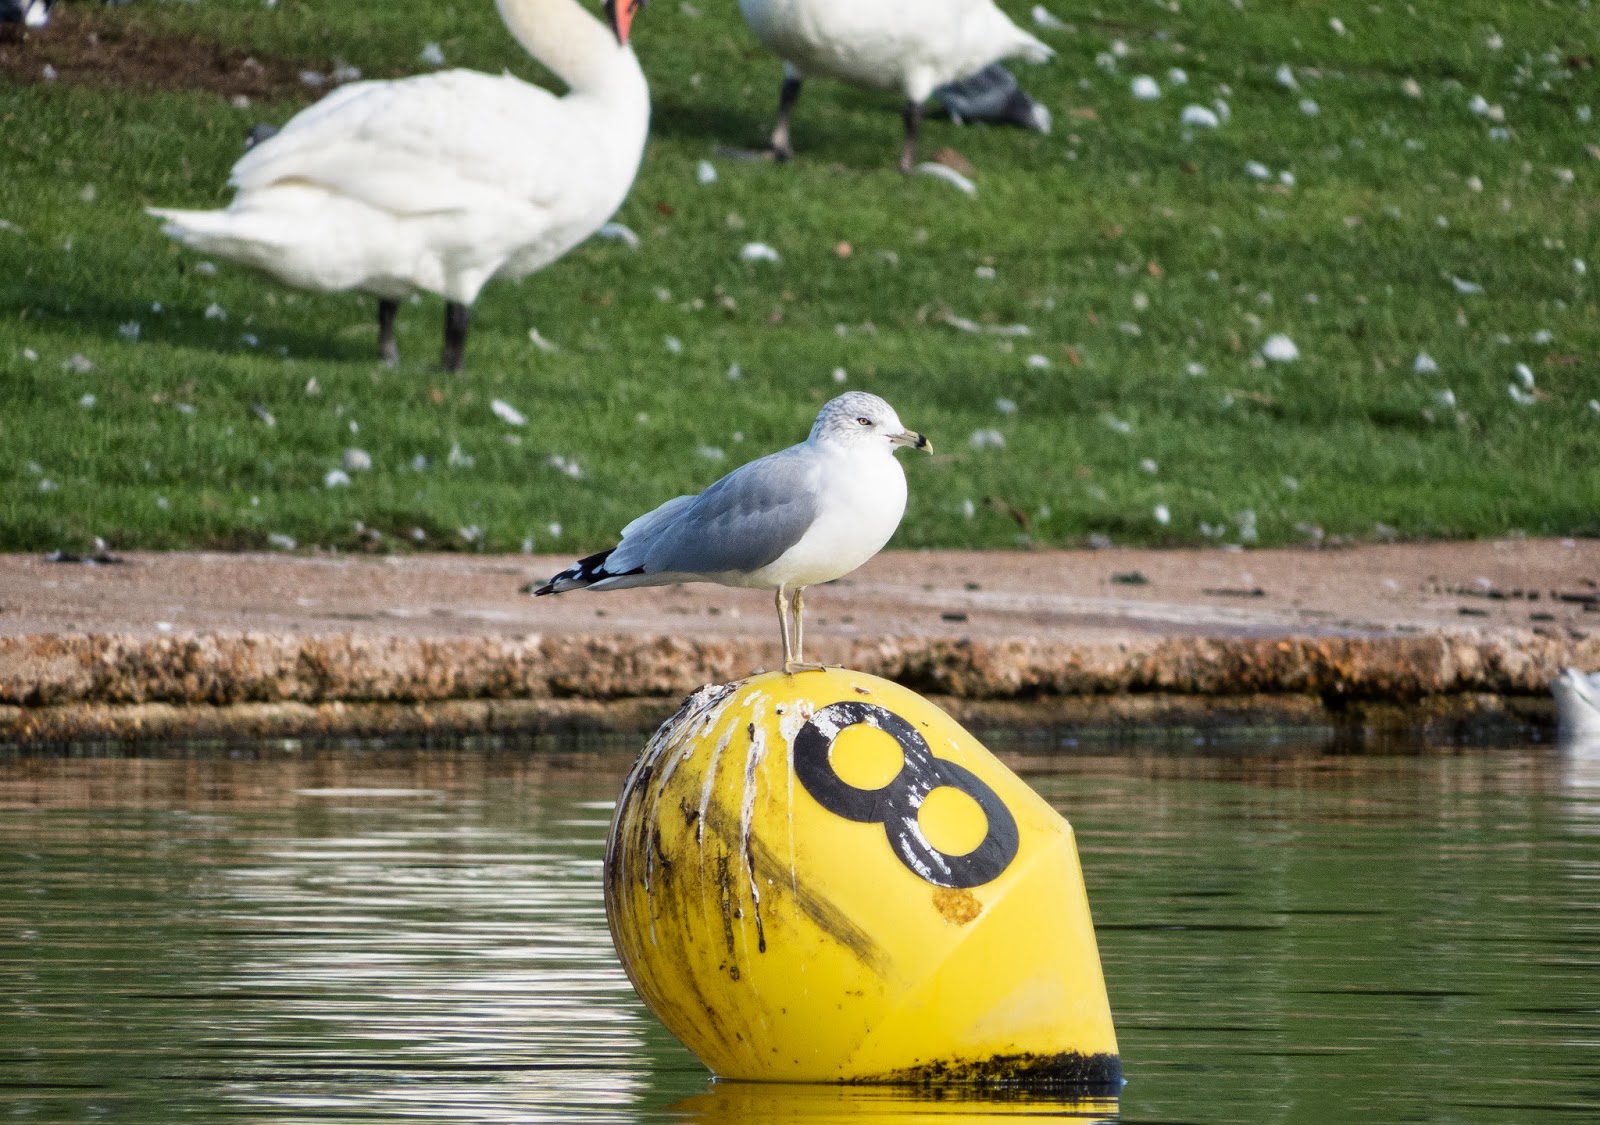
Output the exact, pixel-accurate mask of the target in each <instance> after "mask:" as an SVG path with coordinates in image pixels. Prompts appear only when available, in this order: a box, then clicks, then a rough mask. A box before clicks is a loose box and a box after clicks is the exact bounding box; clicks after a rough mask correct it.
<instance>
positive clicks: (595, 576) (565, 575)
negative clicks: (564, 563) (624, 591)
mask: <svg viewBox="0 0 1600 1125" xmlns="http://www.w3.org/2000/svg"><path fill="white" fill-rule="evenodd" d="M615 550H616V548H615V547H607V548H606V549H605V550H603V551H597V552H595V553H594V554H592V555H590V556H588V557H587V558H582V559H579V560H578V561H577V562H575V563H573V564H572V565H571V566H569V567H567V569H566V570H563V571H562V572H561V573H560V574H557V575H553V576H552V577H551V579H550V581H548V582H546V583H544V585H542V586H541V585H539V584H538V583H535V582H529V583H528V584H527V585H526V586H524V587H522V592H523V593H525V594H532V595H533V596H534V597H536V598H537V597H541V596H542V595H544V594H559V593H561V592H562V591H564V590H581V589H583V588H584V587H585V586H593V585H594V584H595V583H596V582H600V581H603V580H604V579H607V578H617V577H620V575H618V574H613V573H612V572H611V571H609V570H607V569H606V560H607V559H609V558H610V557H611V552H612V551H615ZM622 573H623V574H643V573H644V568H643V567H636V568H634V569H633V570H629V571H623V572H622Z"/></svg>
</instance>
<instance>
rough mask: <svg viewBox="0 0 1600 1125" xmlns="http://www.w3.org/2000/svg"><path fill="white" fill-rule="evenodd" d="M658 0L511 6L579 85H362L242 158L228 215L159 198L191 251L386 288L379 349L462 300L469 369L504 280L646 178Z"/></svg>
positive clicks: (454, 76)
mask: <svg viewBox="0 0 1600 1125" xmlns="http://www.w3.org/2000/svg"><path fill="white" fill-rule="evenodd" d="M642 2H643V0H606V3H605V12H606V17H607V22H608V23H609V25H610V26H609V29H608V28H607V26H606V25H605V24H602V23H601V22H600V21H599V20H597V19H595V18H594V17H593V16H592V15H590V14H589V12H588V11H586V10H585V9H584V8H583V7H582V6H581V5H580V4H579V3H578V0H496V3H497V5H498V7H499V9H500V16H501V18H502V19H503V20H504V21H505V24H506V26H507V27H508V28H509V29H510V31H511V33H512V34H513V35H514V36H516V38H517V41H518V42H520V43H521V44H522V46H523V47H524V49H526V50H527V52H528V53H529V54H530V55H532V56H533V57H534V59H536V60H537V61H538V62H540V63H542V64H544V66H546V67H548V68H549V69H550V70H551V71H552V72H554V73H555V75H556V76H557V77H558V78H560V79H561V80H562V81H563V82H565V83H566V84H567V86H568V87H569V89H568V92H567V94H566V95H565V96H564V97H557V96H556V95H555V94H553V93H551V92H550V91H548V90H545V89H542V88H541V87H538V86H534V85H530V84H529V83H527V82H523V81H522V80H520V79H518V78H515V77H513V76H511V75H510V74H501V75H497V76H495V75H488V74H480V73H478V72H477V71H472V70H446V71H441V72H439V73H436V74H422V75H416V76H414V77H411V78H401V79H395V80H393V81H367V82H351V83H349V84H348V85H345V86H341V87H340V88H339V89H338V90H336V91H334V92H333V93H332V94H329V95H328V96H327V97H326V98H323V99H322V100H321V101H320V102H318V103H317V104H316V105H313V106H311V107H310V108H309V109H306V110H304V111H302V112H301V113H299V114H297V115H296V116H295V117H293V118H292V119H291V120H290V121H289V123H288V124H286V125H285V126H284V127H283V128H282V129H281V130H280V131H279V132H278V133H277V134H276V135H274V136H272V137H270V138H268V139H266V140H263V141H262V142H261V143H260V144H257V145H255V146H254V147H253V148H251V149H250V151H249V152H247V153H246V154H245V155H244V156H243V157H242V158H241V159H240V160H239V162H238V163H237V164H235V165H234V167H233V172H232V174H231V175H230V176H229V179H228V182H229V184H230V185H231V186H232V187H233V188H234V189H235V195H234V198H233V201H232V202H231V203H229V205H228V206H227V207H226V208H223V209H222V210H220V211H182V210H173V209H169V208H156V207H152V208H150V209H149V212H150V214H152V215H155V216H156V217H158V218H161V219H164V220H166V226H164V227H163V228H162V229H163V230H164V232H165V233H167V234H169V235H171V236H172V237H173V238H176V239H178V240H179V241H180V242H183V243H184V244H185V245H187V246H189V247H192V248H193V249H196V250H199V251H202V252H204V253H209V254H216V255H218V256H219V257H224V258H230V259H233V260H234V261H238V262H242V263H244V264H245V265H248V266H253V267H255V268H256V269H260V270H262V271H264V272H266V273H268V274H270V275H272V276H273V277H275V278H277V279H278V280H279V281H282V282H284V283H285V284H287V285H292V286H296V287H298V288H302V289H311V290H317V291H321V292H337V291H341V290H347V289H356V290H360V291H362V292H366V293H371V294H373V295H374V296H376V297H377V298H378V353H379V355H380V357H381V358H382V359H383V360H384V362H386V363H388V364H389V365H391V366H393V365H395V364H396V363H398V362H399V351H398V349H397V347H396V345H395V339H394V321H395V316H396V314H397V313H398V311H399V302H400V300H401V299H403V298H406V297H409V296H410V295H411V294H413V293H415V292H417V291H419V290H421V291H426V292H430V293H437V294H439V295H440V296H441V297H443V298H444V299H445V302H446V303H445V328H444V351H443V357H442V358H443V364H444V367H445V370H447V371H457V370H460V368H461V364H462V360H463V358H464V355H465V350H466V337H467V327H468V323H469V320H470V311H469V310H470V307H471V305H472V303H473V301H475V300H476V299H477V296H478V293H479V291H480V290H481V289H482V288H483V286H484V285H485V284H486V283H488V282H489V281H490V280H492V279H495V278H517V277H522V276H524V275H526V274H529V273H532V272H534V271H535V270H538V269H541V268H542V267H544V266H546V265H548V264H549V263H551V262H553V261H555V260H556V259H557V258H559V257H561V255H563V254H565V253H566V252H567V251H568V250H570V249H572V248H573V247H574V246H576V245H577V244H578V243H580V242H582V241H583V240H584V239H586V238H588V237H589V236H590V235H591V234H593V233H594V232H595V231H596V230H598V229H599V228H600V226H601V225H602V224H603V223H605V221H606V220H607V219H609V218H610V217H611V215H612V214H613V213H614V212H615V211H616V209H617V208H618V207H619V206H620V205H621V204H622V201H623V199H624V198H625V197H626V196H627V194H628V189H629V188H630V187H631V186H632V184H633V179H634V175H635V174H636V173H637V171H638V168H639V160H640V157H641V156H642V155H643V152H644V142H645V137H646V135H647V133H648V132H649V124H650V94H649V89H648V87H647V86H646V84H645V78H644V73H643V71H641V70H640V68H639V62H638V60H637V59H636V58H634V54H633V51H632V49H631V48H630V47H629V46H628V32H629V28H630V26H631V23H632V20H633V16H634V13H635V12H637V10H638V9H639V7H640V6H641V4H642Z"/></svg>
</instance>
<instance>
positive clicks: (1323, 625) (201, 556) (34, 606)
mask: <svg viewBox="0 0 1600 1125" xmlns="http://www.w3.org/2000/svg"><path fill="white" fill-rule="evenodd" d="M119 557H120V558H121V559H122V560H123V561H122V562H120V563H118V564H114V565H85V564H78V563H56V562H48V561H46V560H45V559H43V558H42V557H40V556H31V555H5V556H0V636H5V635H11V636H19V635H26V634H50V633H72V632H88V633H118V634H133V635H161V634H165V633H242V632H267V633H282V634H329V633H353V634H357V635H373V636H411V637H434V638H467V637H479V636H489V635H499V636H508V635H509V636H525V635H528V634H535V633H537V634H544V635H572V634H604V635H619V636H640V635H652V636H666V637H684V638H690V639H697V638H698V639H711V638H751V639H755V640H761V641H765V640H769V639H770V640H772V641H773V642H774V643H775V642H776V637H777V629H776V626H775V614H774V613H773V610H772V604H771V599H770V596H769V595H767V594H764V593H761V592H759V591H751V590H732V589H727V588H723V587H718V586H708V585H690V586H681V587H668V588H659V589H646V590H626V591H615V592H606V593H592V592H587V591H584V592H575V593H568V594H563V595H559V596H556V597H545V598H537V599H535V598H530V597H527V596H526V595H524V594H521V593H519V590H520V588H521V587H522V586H523V585H524V584H526V583H527V582H529V581H532V580H535V579H542V578H544V577H547V576H548V575H549V574H551V573H552V572H553V571H555V570H556V569H558V568H559V567H561V566H563V565H565V564H566V563H567V562H568V561H569V560H568V559H566V558H557V557H519V556H489V557H479V556H466V555H415V556H391V557H384V558H372V557H367V556H343V555H340V556H329V555H322V556H313V557H303V556H288V555H271V554H237V555H235V554H209V553H197V554H149V553H130V554H126V555H122V556H119ZM1135 576H1138V577H1142V578H1143V580H1144V581H1143V582H1142V583H1137V580H1136V578H1135ZM807 606H808V612H807V625H808V628H809V633H808V636H810V637H813V638H816V639H817V640H818V641H819V643H821V642H823V641H825V640H826V639H829V638H833V639H836V640H839V641H845V640H848V641H852V642H863V641H871V640H872V639H874V638H875V637H878V636H895V637H927V638H933V637H941V638H943V637H949V638H961V637H970V638H974V639H991V640H992V639H1027V640H1046V641H1064V642H1074V641H1077V642H1103V641H1114V640H1116V639H1118V638H1120V637H1130V636H1132V637H1146V638H1149V637H1163V636H1170V637H1271V636H1277V635H1295V636H1322V635H1355V636H1385V635H1391V636H1392V635H1407V634H1416V633H1432V632H1448V633H1482V632H1486V631H1488V632H1508V633H1520V632H1528V633H1531V634H1533V635H1537V636H1544V637H1548V638H1552V639H1574V640H1582V639H1584V638H1586V637H1588V636H1589V635H1590V634H1597V635H1600V541H1597V540H1592V539H1585V540H1496V541H1489V542H1473V543H1437V544H1397V545H1392V546H1366V547H1355V548H1347V549H1335V550H1296V549H1284V550H1257V551H1228V550H1220V549H1218V550H1177V551H1140V550H1107V551H1031V552H999V551H930V552H887V553H885V554H883V555H880V556H878V557H877V558H876V559H874V560H872V562H870V563H868V564H867V565H866V566H865V567H863V568H862V569H861V570H859V571H857V572H856V573H855V574H853V575H851V576H849V577H848V578H846V579H843V580H841V581H839V582H836V583H833V584H831V585H828V586H824V587H818V588H816V589H814V590H812V591H810V592H809V594H808V599H807Z"/></svg>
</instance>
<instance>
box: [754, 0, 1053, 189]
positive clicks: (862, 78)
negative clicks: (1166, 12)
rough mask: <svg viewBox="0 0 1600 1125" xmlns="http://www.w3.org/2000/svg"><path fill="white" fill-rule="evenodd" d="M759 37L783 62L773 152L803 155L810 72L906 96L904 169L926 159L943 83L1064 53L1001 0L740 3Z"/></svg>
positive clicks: (782, 156) (768, 0)
mask: <svg viewBox="0 0 1600 1125" xmlns="http://www.w3.org/2000/svg"><path fill="white" fill-rule="evenodd" d="M739 11H740V12H742V13H743V14H744V21H745V23H747V24H749V25H750V30H751V31H753V32H754V33H755V36H756V38H757V39H759V40H761V42H763V43H765V44H766V45H767V47H768V48H770V49H771V50H772V51H773V52H774V53H775V54H777V55H778V56H779V57H781V58H782V59H783V89H782V91H781V92H780V93H779V95H778V124H777V127H776V128H774V129H773V131H772V151H773V153H774V154H776V155H777V157H778V159H780V160H787V159H788V158H789V157H790V156H792V155H793V154H794V149H793V146H792V145H791V144H790V143H789V115H790V113H791V112H792V111H793V110H794V103H795V100H796V99H797V98H798V97H799V96H800V85H801V83H802V82H803V81H804V80H805V79H806V78H808V77H812V76H818V77H823V78H837V79H839V80H840V81H843V82H849V83H851V84H852V85H856V86H866V87H870V88H874V89H899V90H900V91H901V92H902V93H904V94H905V98H906V101H905V108H904V111H903V113H904V118H905V127H906V141H905V147H904V149H903V150H902V151H901V154H900V170H901V171H902V172H909V171H911V169H912V167H913V166H914V165H915V163H916V150H917V128H918V125H919V124H920V122H921V120H922V103H923V102H925V101H927V100H928V96H929V95H930V94H932V93H933V91H934V90H935V89H936V88H937V87H939V86H943V85H945V84H946V83H949V82H955V81H958V80H960V79H963V78H966V77H968V76H969V75H971V74H974V73H976V72H977V71H980V70H982V69H983V68H984V67H986V66H988V65H989V64H990V63H992V62H998V61H999V60H1000V59H1006V58H1012V57H1014V56H1018V55H1020V56H1022V57H1024V58H1026V59H1029V60H1030V61H1032V62H1044V61H1045V60H1046V59H1048V58H1050V56H1051V55H1053V54H1054V53H1055V52H1054V51H1052V50H1051V49H1050V47H1049V46H1048V45H1046V44H1045V43H1043V42H1041V41H1040V40H1039V39H1036V38H1035V37H1034V36H1032V35H1030V34H1028V33H1027V32H1026V31H1023V30H1022V29H1021V28H1020V27H1018V26H1017V25H1016V24H1014V23H1012V22H1011V20H1010V19H1009V18H1008V17H1007V16H1006V14H1005V13H1004V12H1002V11H1001V10H1000V9H999V8H997V7H995V5H994V2H993V0H739Z"/></svg>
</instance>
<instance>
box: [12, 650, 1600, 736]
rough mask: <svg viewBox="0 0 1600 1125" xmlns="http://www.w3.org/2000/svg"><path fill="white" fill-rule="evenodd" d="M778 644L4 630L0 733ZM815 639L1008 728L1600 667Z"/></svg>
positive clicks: (486, 712) (683, 684)
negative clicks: (21, 633) (850, 642)
mask: <svg viewBox="0 0 1600 1125" xmlns="http://www.w3.org/2000/svg"><path fill="white" fill-rule="evenodd" d="M773 647H774V646H771V645H767V644H763V643H760V642H756V641H753V640H747V639H737V638H736V639H687V638H681V637H664V636H631V635H595V636H552V637H544V636H539V635H532V636H525V637H496V636H487V637H475V638H451V639H436V638H417V637H406V636H367V635H357V634H329V635H309V636H299V635H287V636H285V635H277V634H250V633H243V634H202V633H196V634H184V635H170V636H168V635H163V636H156V637H143V636H132V635H123V634H67V635H60V636H57V635H40V636H23V637H0V739H3V740H6V741H10V742H15V743H27V744H38V743H47V742H48V743H54V742H70V741H85V740H87V741H95V740H106V739H119V740H124V739H149V740H171V739H208V738H245V737H333V736H336V735H342V734H368V735H384V734H395V735H398V734H406V735H417V734H427V733H430V732H438V733H446V732H448V733H451V734H469V733H474V732H479V733H488V732H496V733H506V732H538V731H557V730H629V731H633V730H648V729H650V728H651V727H653V726H654V725H656V724H657V723H658V722H659V721H660V720H661V719H662V718H664V717H665V715H666V714H667V713H669V712H670V710H671V709H672V707H674V706H675V705H676V704H677V702H678V700H680V699H681V698H682V697H684V696H685V695H687V694H689V693H690V692H691V691H693V690H694V689H695V688H697V687H699V686H700V685H702V684H704V683H708V682H727V681H728V680H731V679H735V678H738V677H739V676H742V675H746V674H748V673H749V672H751V671H752V670H754V669H756V668H758V667H761V666H763V665H770V664H771V663H772V661H773V657H774V655H775V654H774V653H772V652H770V651H769V649H771V648H773ZM823 647H824V652H823V653H822V656H823V657H824V659H828V660H830V661H836V662H839V663H844V664H848V665H849V666H851V667H853V668H856V669H859V670H861V671H864V672H869V673H872V674H875V675H880V676H884V677H885V678H888V679H892V680H896V681H897V682H900V683H903V684H905V685H906V686H908V687H911V688H912V689H913V690H916V691H920V692H922V693H924V694H926V695H929V696H932V697H934V698H937V699H941V700H943V701H945V702H946V703H947V705H948V707H947V709H949V710H951V711H952V712H953V713H955V714H956V715H957V717H958V718H961V719H962V720H963V721H967V722H974V723H988V724H1002V725H1063V724H1081V723H1146V724H1150V723H1190V722H1207V721H1213V722H1214V721H1216V720H1217V719H1218V718H1219V717H1224V716H1227V717H1232V718H1234V719H1242V718H1245V717H1259V718H1263V719H1269V720H1271V721H1276V722H1289V723H1322V724H1332V725H1339V726H1349V725H1351V724H1352V723H1354V724H1356V725H1366V726H1379V727H1385V728H1396V727H1398V726H1402V725H1406V723H1408V722H1409V723H1413V724H1414V723H1415V722H1416V721H1417V720H1418V718H1419V717H1420V718H1421V719H1422V720H1423V721H1441V720H1442V721H1446V722H1452V723H1454V722H1458V721H1472V720H1473V719H1474V718H1478V719H1481V718H1482V717H1484V716H1489V715H1496V716H1506V715H1509V714H1512V713H1516V714H1519V715H1532V716H1534V717H1535V719H1536V720H1537V718H1538V716H1539V715H1540V714H1541V710H1540V705H1541V704H1547V701H1548V698H1549V696H1548V683H1549V681H1550V679H1551V678H1552V677H1553V676H1554V675H1555V674H1556V673H1557V672H1558V671H1559V670H1560V669H1561V668H1562V667H1563V666H1565V665H1568V664H1584V665H1593V664H1597V663H1600V639H1583V640H1578V639H1561V638H1553V637H1547V636H1542V635H1539V634H1534V633H1531V632H1523V633H1485V634H1470V635H1469V634H1424V635H1415V636H1400V637H1377V638H1373V637H1277V638H1266V639H1262V638H1221V639H1219V638H1162V637H1152V638H1143V637H1141V638H1135V639H1130V640H1128V641H1126V642H1120V643H1095V644H1083V645H1076V644H1070V643H1065V642H1060V641H1038V640H1027V639H1016V640H1003V641H974V640H965V639H960V638H925V637H914V638H903V637H888V638H882V639H878V640H873V641H867V642H858V643H855V644H853V645H843V644H835V645H833V646H831V648H830V647H828V646H823ZM1408 717H1409V718H1408Z"/></svg>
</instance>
